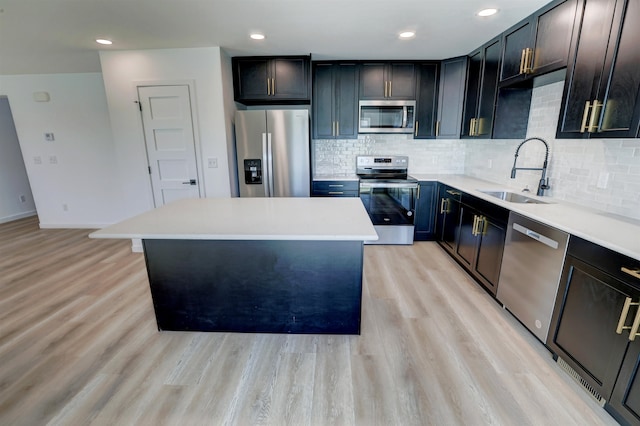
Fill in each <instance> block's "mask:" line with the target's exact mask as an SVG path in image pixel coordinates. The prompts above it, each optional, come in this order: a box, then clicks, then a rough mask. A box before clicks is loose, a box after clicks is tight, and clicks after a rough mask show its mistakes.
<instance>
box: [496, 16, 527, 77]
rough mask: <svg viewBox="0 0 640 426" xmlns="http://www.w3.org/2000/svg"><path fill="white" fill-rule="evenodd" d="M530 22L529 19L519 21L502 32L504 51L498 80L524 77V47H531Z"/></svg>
mask: <svg viewBox="0 0 640 426" xmlns="http://www.w3.org/2000/svg"><path fill="white" fill-rule="evenodd" d="M532 27H533V25H532V23H531V21H530V20H527V21H524V22H521V23H519V24H518V25H517V26H516V27H515V28H512V29H511V30H510V31H508V32H506V33H505V34H504V52H503V55H502V67H501V71H500V82H512V81H517V80H521V79H523V78H524V77H526V76H527V75H526V73H524V72H523V71H524V70H523V66H524V64H523V62H524V61H525V59H526V58H525V57H524V55H523V53H524V52H525V49H527V48H528V49H532V48H533V42H532V38H533V37H532Z"/></svg>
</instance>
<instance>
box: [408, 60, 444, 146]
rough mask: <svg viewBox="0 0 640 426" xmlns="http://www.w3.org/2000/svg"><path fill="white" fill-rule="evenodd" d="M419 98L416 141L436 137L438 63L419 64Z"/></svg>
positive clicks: (417, 101)
mask: <svg viewBox="0 0 640 426" xmlns="http://www.w3.org/2000/svg"><path fill="white" fill-rule="evenodd" d="M416 68H417V84H416V86H417V96H416V114H415V121H416V122H415V125H414V129H415V131H414V134H413V136H414V138H415V139H432V138H435V137H436V130H437V125H436V114H437V108H438V68H439V63H437V62H424V63H417V64H416Z"/></svg>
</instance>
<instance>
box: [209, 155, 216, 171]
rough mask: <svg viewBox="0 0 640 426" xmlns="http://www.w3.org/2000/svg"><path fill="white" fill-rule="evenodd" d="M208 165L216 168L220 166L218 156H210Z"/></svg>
mask: <svg viewBox="0 0 640 426" xmlns="http://www.w3.org/2000/svg"><path fill="white" fill-rule="evenodd" d="M208 166H209V168H210V169H215V168H217V167H218V159H217V158H214V157H212V158H209V160H208Z"/></svg>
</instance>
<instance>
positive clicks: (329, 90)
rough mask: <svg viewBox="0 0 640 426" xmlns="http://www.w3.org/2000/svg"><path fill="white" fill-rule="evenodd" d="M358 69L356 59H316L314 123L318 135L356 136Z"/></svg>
mask: <svg viewBox="0 0 640 426" xmlns="http://www.w3.org/2000/svg"><path fill="white" fill-rule="evenodd" d="M357 87H358V70H357V66H356V65H355V63H352V64H348V63H314V65H313V112H312V117H313V123H312V129H313V130H312V134H313V137H314V138H315V139H355V138H357V137H358V126H357V124H358V121H357Z"/></svg>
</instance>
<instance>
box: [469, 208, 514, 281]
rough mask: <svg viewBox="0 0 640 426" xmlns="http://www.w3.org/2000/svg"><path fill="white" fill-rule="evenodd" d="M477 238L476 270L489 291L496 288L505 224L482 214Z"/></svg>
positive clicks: (502, 250) (505, 234)
mask: <svg viewBox="0 0 640 426" xmlns="http://www.w3.org/2000/svg"><path fill="white" fill-rule="evenodd" d="M482 220H483V222H482V224H481V225H480V226H481V227H482V228H481V229H480V232H479V235H478V238H479V241H478V255H477V257H476V268H475V269H476V272H477V273H478V274H479V275H480V277H482V280H483V282H484V284H485V286H487V287H488V288H489V289H490V291H491V293H493V294H496V291H497V290H498V279H499V278H500V267H501V265H502V254H503V252H504V241H505V239H506V236H507V231H506V226H505V225H504V224H500V223H498V222H495V221H494V220H493V219H490V218H488V217H486V216H483V219H482Z"/></svg>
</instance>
